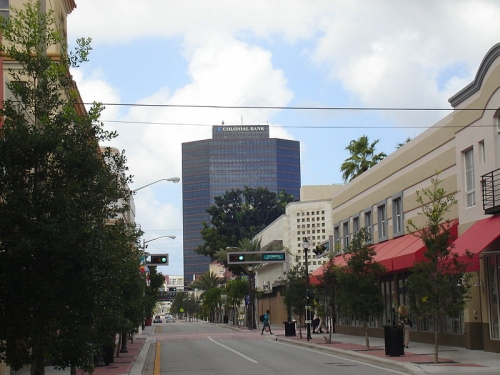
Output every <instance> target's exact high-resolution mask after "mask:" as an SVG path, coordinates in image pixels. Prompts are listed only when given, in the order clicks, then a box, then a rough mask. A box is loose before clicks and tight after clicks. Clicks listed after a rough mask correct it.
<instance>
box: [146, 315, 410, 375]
mask: <svg viewBox="0 0 500 375" xmlns="http://www.w3.org/2000/svg"><path fill="white" fill-rule="evenodd" d="M155 326H156V333H155V334H154V336H155V338H156V342H155V343H153V344H152V346H151V349H152V350H151V352H152V353H151V355H150V356H149V366H148V369H150V370H151V369H153V371H151V372H150V371H147V372H148V373H149V374H151V373H152V374H153V375H164V374H176V375H184V374H186V375H188V374H189V375H198V374H200V375H201V374H203V375H216V374H217V375H226V374H227V375H259V374H263V375H274V374H280V375H281V374H283V375H285V374H286V375H319V374H332V373H334V374H336V375H348V374H352V375H354V374H356V375H387V374H403V373H402V372H398V371H394V370H390V369H384V368H382V367H380V366H379V365H370V364H366V363H362V362H358V361H356V360H352V359H347V358H343V357H341V356H339V355H335V354H331V353H325V352H322V351H316V350H314V349H311V348H306V347H300V346H294V345H289V344H287V343H283V342H278V341H276V340H273V337H272V336H270V335H264V336H262V335H261V334H260V331H236V330H232V329H229V328H225V327H221V326H219V325H216V324H209V323H203V322H176V323H162V324H156V325H155ZM158 353H159V355H158Z"/></svg>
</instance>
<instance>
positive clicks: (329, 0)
mask: <svg viewBox="0 0 500 375" xmlns="http://www.w3.org/2000/svg"><path fill="white" fill-rule="evenodd" d="M498 19H500V3H498V1H495V0H440V1H433V0H420V1H415V0H398V1H396V0H344V1H340V0H248V1H247V0H211V1H204V0H176V1H174V0H143V1H141V2H137V1H131V0H120V1H118V0H114V1H113V0H104V1H103V0H85V1H83V0H77V9H75V10H74V11H73V13H72V14H70V16H69V17H68V31H69V34H68V38H69V42H70V43H71V42H73V41H74V40H75V39H76V38H78V37H91V38H92V40H93V42H92V46H93V51H92V52H91V54H90V62H88V63H86V64H84V65H83V66H82V67H81V68H79V69H76V70H74V71H73V76H74V78H75V80H76V81H77V83H78V86H79V89H80V92H81V94H82V97H83V99H84V101H85V102H92V101H99V102H103V103H110V104H132V106H126V105H122V106H116V105H108V106H107V108H106V110H105V111H104V113H103V115H102V120H103V121H104V122H105V124H106V127H108V128H109V129H115V130H117V131H118V133H119V134H120V136H119V137H118V138H117V139H115V140H114V141H113V142H112V144H111V145H112V146H114V147H117V148H119V149H123V150H125V151H126V155H127V157H128V165H129V168H130V173H131V174H132V175H133V176H134V183H133V184H132V185H131V188H132V189H135V188H138V187H141V186H144V185H146V184H149V183H151V182H153V181H156V180H159V179H162V178H168V177H174V176H179V177H181V144H182V143H183V142H188V141H193V140H199V139H205V138H210V137H211V126H212V125H217V124H220V123H221V121H224V123H225V124H227V125H230V124H241V123H243V124H247V125H249V124H269V125H270V126H271V136H272V137H278V138H288V139H294V140H298V141H300V142H301V166H302V184H303V185H321V184H332V183H341V182H342V178H341V173H340V165H341V163H342V162H343V161H344V160H345V159H346V158H347V157H348V153H347V151H346V150H345V147H346V146H347V145H348V144H349V142H350V141H351V140H352V139H357V138H359V137H360V136H362V135H365V134H366V135H368V137H369V139H370V140H371V141H373V140H376V139H379V140H380V141H379V143H378V145H377V147H378V148H377V151H379V152H382V151H383V152H385V153H386V154H390V153H391V152H393V151H394V150H395V147H396V145H397V144H398V143H399V142H403V141H404V140H405V139H406V138H408V137H414V136H416V135H418V134H419V133H420V132H422V131H423V130H424V129H425V128H426V127H429V126H431V125H433V124H434V123H435V122H436V121H437V120H439V119H440V118H441V117H443V116H445V115H446V114H448V113H449V112H448V111H373V110H332V109H326V110H318V109H314V110H296V109H235V108H226V109H224V108H222V109H221V108H218V109H206V108H205V109H195V108H172V107H155V108H151V107H143V106H138V104H157V105H162V104H164V105H168V104H175V105H215V106H228V107H235V106H236V107H238V106H262V107H307V108H325V107H328V108H331V107H336V108H339V107H341V108H345V107H351V108H442V109H450V105H449V103H448V99H449V98H450V97H451V96H452V95H453V94H455V93H456V92H457V91H459V90H460V89H462V88H463V87H465V86H466V85H467V84H468V83H469V82H470V81H471V80H472V79H473V78H474V75H475V74H476V70H477V67H478V66H479V64H480V62H481V60H482V58H483V57H484V55H485V54H486V53H487V51H488V50H489V49H490V48H491V47H492V46H493V45H494V44H496V43H497V42H499V41H500V40H499V36H500V23H499V22H498ZM181 184H182V181H181ZM181 198H182V197H181V186H180V185H178V184H173V183H170V182H161V183H157V184H154V185H152V186H151V187H148V188H145V189H142V190H140V191H139V192H138V193H137V194H136V196H135V202H136V207H137V217H136V219H137V222H138V223H140V225H141V228H142V229H143V230H144V231H145V235H144V238H145V239H146V240H150V239H153V238H156V237H159V236H163V235H175V236H177V238H176V239H174V240H171V239H159V240H156V241H152V242H150V243H149V247H148V250H149V251H150V252H153V251H155V252H168V253H169V254H170V265H169V266H168V267H165V268H164V269H162V270H161V271H162V272H163V273H164V274H171V275H180V274H182V273H183V268H182V201H181Z"/></svg>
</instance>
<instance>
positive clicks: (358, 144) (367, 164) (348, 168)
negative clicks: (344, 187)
mask: <svg viewBox="0 0 500 375" xmlns="http://www.w3.org/2000/svg"><path fill="white" fill-rule="evenodd" d="M378 142H379V140H378V139H377V140H376V141H374V142H372V143H370V142H369V140H368V137H367V136H366V135H363V136H361V137H359V139H357V140H352V141H351V142H350V143H349V146H347V147H346V148H345V149H346V150H347V151H349V154H350V156H349V157H348V158H347V159H346V160H345V161H344V162H343V163H342V165H341V166H340V171H341V172H342V178H343V179H344V182H349V181H352V180H353V179H354V178H356V177H358V176H359V175H360V174H362V173H364V172H366V171H367V170H368V169H370V168H371V167H373V166H374V165H376V164H377V163H378V162H380V161H381V160H383V159H384V158H385V157H386V156H387V155H386V154H385V153H383V152H380V153H378V154H375V146H376V145H377V143H378Z"/></svg>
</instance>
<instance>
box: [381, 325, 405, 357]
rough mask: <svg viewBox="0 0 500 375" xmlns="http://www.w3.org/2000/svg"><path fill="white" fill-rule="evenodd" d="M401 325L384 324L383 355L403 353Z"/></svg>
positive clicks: (394, 355)
mask: <svg viewBox="0 0 500 375" xmlns="http://www.w3.org/2000/svg"><path fill="white" fill-rule="evenodd" d="M403 337H404V336H403V327H399V326H384V343H385V355H388V356H391V357H399V356H401V355H405V346H404V339H403Z"/></svg>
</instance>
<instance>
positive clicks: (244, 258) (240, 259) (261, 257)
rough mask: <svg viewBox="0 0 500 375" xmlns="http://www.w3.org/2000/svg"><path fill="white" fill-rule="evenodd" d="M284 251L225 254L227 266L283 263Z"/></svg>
mask: <svg viewBox="0 0 500 375" xmlns="http://www.w3.org/2000/svg"><path fill="white" fill-rule="evenodd" d="M285 261H286V252H285V251H232V252H228V253H227V263H228V264H259V263H284V262H285Z"/></svg>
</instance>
